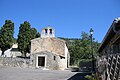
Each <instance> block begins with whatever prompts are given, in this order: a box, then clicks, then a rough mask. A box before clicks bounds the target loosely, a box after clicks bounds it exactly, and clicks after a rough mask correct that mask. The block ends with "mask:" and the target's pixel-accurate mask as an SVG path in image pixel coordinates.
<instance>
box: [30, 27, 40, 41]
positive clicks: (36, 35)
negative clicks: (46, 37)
mask: <svg viewBox="0 0 120 80" xmlns="http://www.w3.org/2000/svg"><path fill="white" fill-rule="evenodd" d="M38 37H40V33H39V32H37V30H36V29H35V28H31V39H34V38H38Z"/></svg>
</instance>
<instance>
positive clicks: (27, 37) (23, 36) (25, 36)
mask: <svg viewBox="0 0 120 80" xmlns="http://www.w3.org/2000/svg"><path fill="white" fill-rule="evenodd" d="M39 36H40V35H39V34H38V32H37V30H36V29H35V28H31V25H30V23H29V22H27V21H24V23H23V24H20V27H19V33H18V39H17V42H18V49H19V51H20V52H21V53H22V54H23V55H22V56H23V57H26V53H30V46H31V40H32V39H34V38H37V37H39Z"/></svg>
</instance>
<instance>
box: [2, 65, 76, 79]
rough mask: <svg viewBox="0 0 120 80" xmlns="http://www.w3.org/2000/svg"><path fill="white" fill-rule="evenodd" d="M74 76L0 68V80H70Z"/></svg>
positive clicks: (62, 73) (69, 73) (65, 73)
mask: <svg viewBox="0 0 120 80" xmlns="http://www.w3.org/2000/svg"><path fill="white" fill-rule="evenodd" d="M75 74H77V73H76V72H71V71H57V70H54V71H52V70H40V69H30V68H3V67H0V80H69V79H70V80H72V79H71V77H72V76H74V75H75Z"/></svg>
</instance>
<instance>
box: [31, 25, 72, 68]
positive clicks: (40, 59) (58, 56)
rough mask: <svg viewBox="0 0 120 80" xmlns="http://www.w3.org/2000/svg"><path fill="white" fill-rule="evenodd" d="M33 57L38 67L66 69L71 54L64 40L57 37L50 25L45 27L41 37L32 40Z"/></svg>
mask: <svg viewBox="0 0 120 80" xmlns="http://www.w3.org/2000/svg"><path fill="white" fill-rule="evenodd" d="M31 59H32V61H33V63H34V64H33V65H34V66H35V67H36V68H45V69H50V70H65V69H66V68H67V67H68V65H69V60H70V55H69V52H68V48H67V46H66V43H65V41H64V40H62V39H59V38H56V37H55V30H54V29H53V28H51V27H50V26H48V27H46V28H43V29H42V31H41V37H39V38H35V39H33V40H31Z"/></svg>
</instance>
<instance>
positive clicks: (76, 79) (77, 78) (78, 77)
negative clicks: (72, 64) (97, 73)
mask: <svg viewBox="0 0 120 80" xmlns="http://www.w3.org/2000/svg"><path fill="white" fill-rule="evenodd" d="M86 75H91V73H76V74H75V75H73V76H72V77H70V78H69V79H67V80H87V79H86V78H85V76H86Z"/></svg>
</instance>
